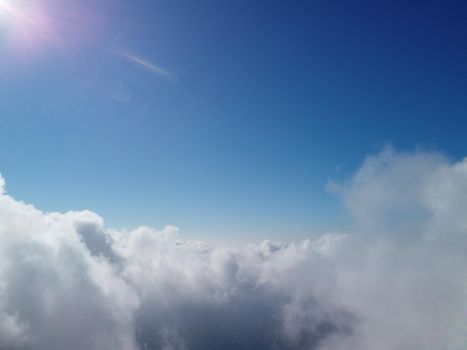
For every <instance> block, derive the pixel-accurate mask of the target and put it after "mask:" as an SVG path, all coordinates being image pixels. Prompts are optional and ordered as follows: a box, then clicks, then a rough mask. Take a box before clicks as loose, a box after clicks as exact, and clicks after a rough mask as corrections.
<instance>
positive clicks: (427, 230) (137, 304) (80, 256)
mask: <svg viewBox="0 0 467 350" xmlns="http://www.w3.org/2000/svg"><path fill="white" fill-rule="evenodd" d="M332 187H333V188H334V189H336V190H337V192H338V193H339V195H340V196H341V197H342V200H343V203H344V204H345V206H346V208H347V209H348V212H349V213H350V215H351V217H352V219H353V227H352V228H351V229H350V230H349V231H348V232H347V233H345V234H343V233H339V234H337V233H331V234H324V235H323V236H322V237H320V238H319V239H317V240H314V241H311V240H306V241H303V242H299V243H295V244H293V243H288V244H285V243H277V242H270V241H265V242H263V243H261V244H259V245H248V246H244V247H242V248H229V247H222V246H210V245H208V244H206V243H203V242H198V241H188V240H184V239H181V238H180V237H179V236H178V232H177V229H176V228H175V227H171V226H167V227H166V228H164V229H163V230H162V231H156V230H154V229H152V228H149V227H140V228H138V229H136V230H134V231H131V232H121V231H116V230H111V229H107V228H105V227H104V225H103V220H102V219H101V218H100V217H99V216H98V215H96V214H95V213H92V212H89V211H82V212H68V213H63V214H62V213H43V212H41V211H40V210H38V209H36V208H34V207H33V206H30V205H28V204H25V203H23V202H20V201H17V200H15V199H14V198H12V197H11V196H9V195H8V194H7V193H5V190H4V181H3V179H2V178H0V349H2V350H3V349H5V350H6V349H12V350H16V349H18V350H29V349H31V350H32V349H35V350H42V349H44V350H46V349H47V350H54V349H69V350H81V349H83V350H84V349H86V350H101V349H115V350H149V349H151V350H152V349H164V350H169V349H170V350H171V349H174V350H182V349H183V350H184V349H193V350H198V349H203V350H210V349H226V350H228V349H255V350H259V349H286V350H287V349H319V350H344V349H359V350H374V349H378V350H395V349H412V350H418V349H420V350H430V349H433V350H438V349H466V348H467V346H466V345H465V344H467V322H466V320H467V316H466V315H467V297H466V293H467V257H466V254H465V252H466V251H467V250H466V249H467V160H463V161H460V162H452V161H450V160H449V159H447V158H446V157H444V156H442V155H440V154H435V153H423V152H416V153H412V154H403V153H398V152H396V151H394V150H392V149H391V148H386V149H384V150H383V151H382V152H381V153H379V154H377V155H375V156H371V157H368V158H367V159H366V160H365V162H364V163H363V165H362V166H361V168H360V169H359V170H358V172H357V173H356V174H355V175H354V176H353V177H352V178H350V179H349V180H348V181H346V182H345V183H343V184H334V185H333V186H332Z"/></svg>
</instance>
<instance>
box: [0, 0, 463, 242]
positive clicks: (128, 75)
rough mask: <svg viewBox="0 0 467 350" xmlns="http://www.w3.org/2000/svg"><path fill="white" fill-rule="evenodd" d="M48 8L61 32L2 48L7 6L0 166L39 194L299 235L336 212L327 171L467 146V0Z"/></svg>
mask: <svg viewBox="0 0 467 350" xmlns="http://www.w3.org/2000/svg"><path fill="white" fill-rule="evenodd" d="M0 1H5V0H0ZM38 1H40V0H38ZM44 1H48V4H49V5H54V2H53V0H44ZM78 3H79V5H77V4H78ZM55 5H56V3H55ZM49 8H54V9H55V11H52V13H53V16H58V17H59V18H65V17H66V18H68V17H67V16H66V15H67V11H70V12H72V13H73V15H75V17H74V21H72V25H71V27H72V28H71V29H69V30H63V31H59V32H60V33H59V34H60V35H61V36H62V39H63V40H62V41H64V42H65V43H66V45H54V43H53V42H50V41H45V42H43V43H41V42H40V40H39V39H37V38H34V37H33V39H34V41H35V43H36V44H37V45H36V46H38V47H39V48H37V47H35V48H34V49H30V50H29V51H28V50H24V51H22V52H20V53H18V52H14V53H13V50H11V41H12V39H11V38H12V36H11V31H12V30H11V29H10V28H8V27H9V26H10V24H8V23H5V22H8V21H5V20H4V21H3V22H2V21H1V19H2V16H1V15H0V122H1V124H0V125H1V137H0V172H1V173H2V175H3V176H4V177H5V178H6V180H7V189H8V191H9V193H11V194H12V195H14V196H15V197H17V198H20V199H23V200H26V201H28V202H30V203H33V204H35V205H37V206H38V207H40V208H42V209H46V210H51V211H52V210H53V211H55V210H58V211H65V210H78V209H90V210H93V211H96V212H97V213H99V214H100V215H102V216H103V217H104V219H105V220H106V223H107V225H108V226H111V227H127V228H132V227H134V226H137V225H141V224H146V225H150V226H155V227H162V226H164V225H165V224H173V225H176V226H179V227H180V228H181V229H182V233H183V235H184V236H185V237H188V238H201V239H213V240H218V239H220V240H224V239H225V240H236V239H240V240H245V239H247V240H259V239H263V238H273V239H284V240H287V239H297V238H303V237H306V236H309V235H312V234H313V233H315V232H321V231H325V230H333V229H338V228H340V227H342V226H343V225H345V218H344V217H343V215H342V213H341V210H340V209H339V200H338V199H337V198H335V197H333V196H331V195H329V194H328V193H326V191H325V186H326V183H327V181H328V179H334V180H338V181H339V180H342V179H345V177H346V176H348V175H349V174H351V173H352V172H353V171H355V169H356V168H357V167H358V165H359V164H360V162H361V161H362V159H363V157H364V156H365V155H366V154H368V153H372V152H375V151H377V150H378V149H379V148H380V147H381V146H382V145H384V144H385V143H388V142H390V143H392V144H394V145H395V146H396V147H398V148H402V149H408V150H411V149H414V148H415V147H419V146H421V147H425V148H429V149H436V150H440V151H442V152H446V153H447V154H449V155H451V156H452V157H454V158H460V157H463V156H465V155H467V142H466V141H465V140H466V135H467V115H466V112H467V3H466V2H465V1H406V0H405V1H374V0H372V1H370V0H368V1H329V0H326V1H324V0H321V1H292V2H286V1H267V2H266V1H253V0H248V1H244V0H238V1H218V0H217V1H214V0H209V1H208V0H200V1H187V0H147V1H146V0H132V1H123V0H116V1H104V0H102V1H90V0H84V1H80V2H78V1H72V0H62V1H61V2H60V6H59V7H58V9H57V6H55V7H54V6H49ZM78 10H79V11H78ZM76 14H79V15H76ZM90 17H92V18H91V19H92V20H90ZM83 33H84V34H83ZM78 38H79V39H78Z"/></svg>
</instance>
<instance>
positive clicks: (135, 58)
mask: <svg viewBox="0 0 467 350" xmlns="http://www.w3.org/2000/svg"><path fill="white" fill-rule="evenodd" d="M113 52H114V53H115V54H116V55H118V56H120V57H123V58H124V59H126V60H127V61H129V62H132V63H134V64H137V65H139V66H140V67H141V68H144V69H146V70H148V71H150V72H151V73H154V74H157V75H160V76H161V77H163V78H165V79H167V80H174V79H175V75H174V74H173V73H172V72H171V71H169V70H167V69H165V68H162V67H161V66H159V65H157V64H156V63H154V62H152V61H150V60H149V59H147V58H145V57H142V56H139V55H136V54H135V53H133V52H130V51H127V50H123V49H114V50H113Z"/></svg>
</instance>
